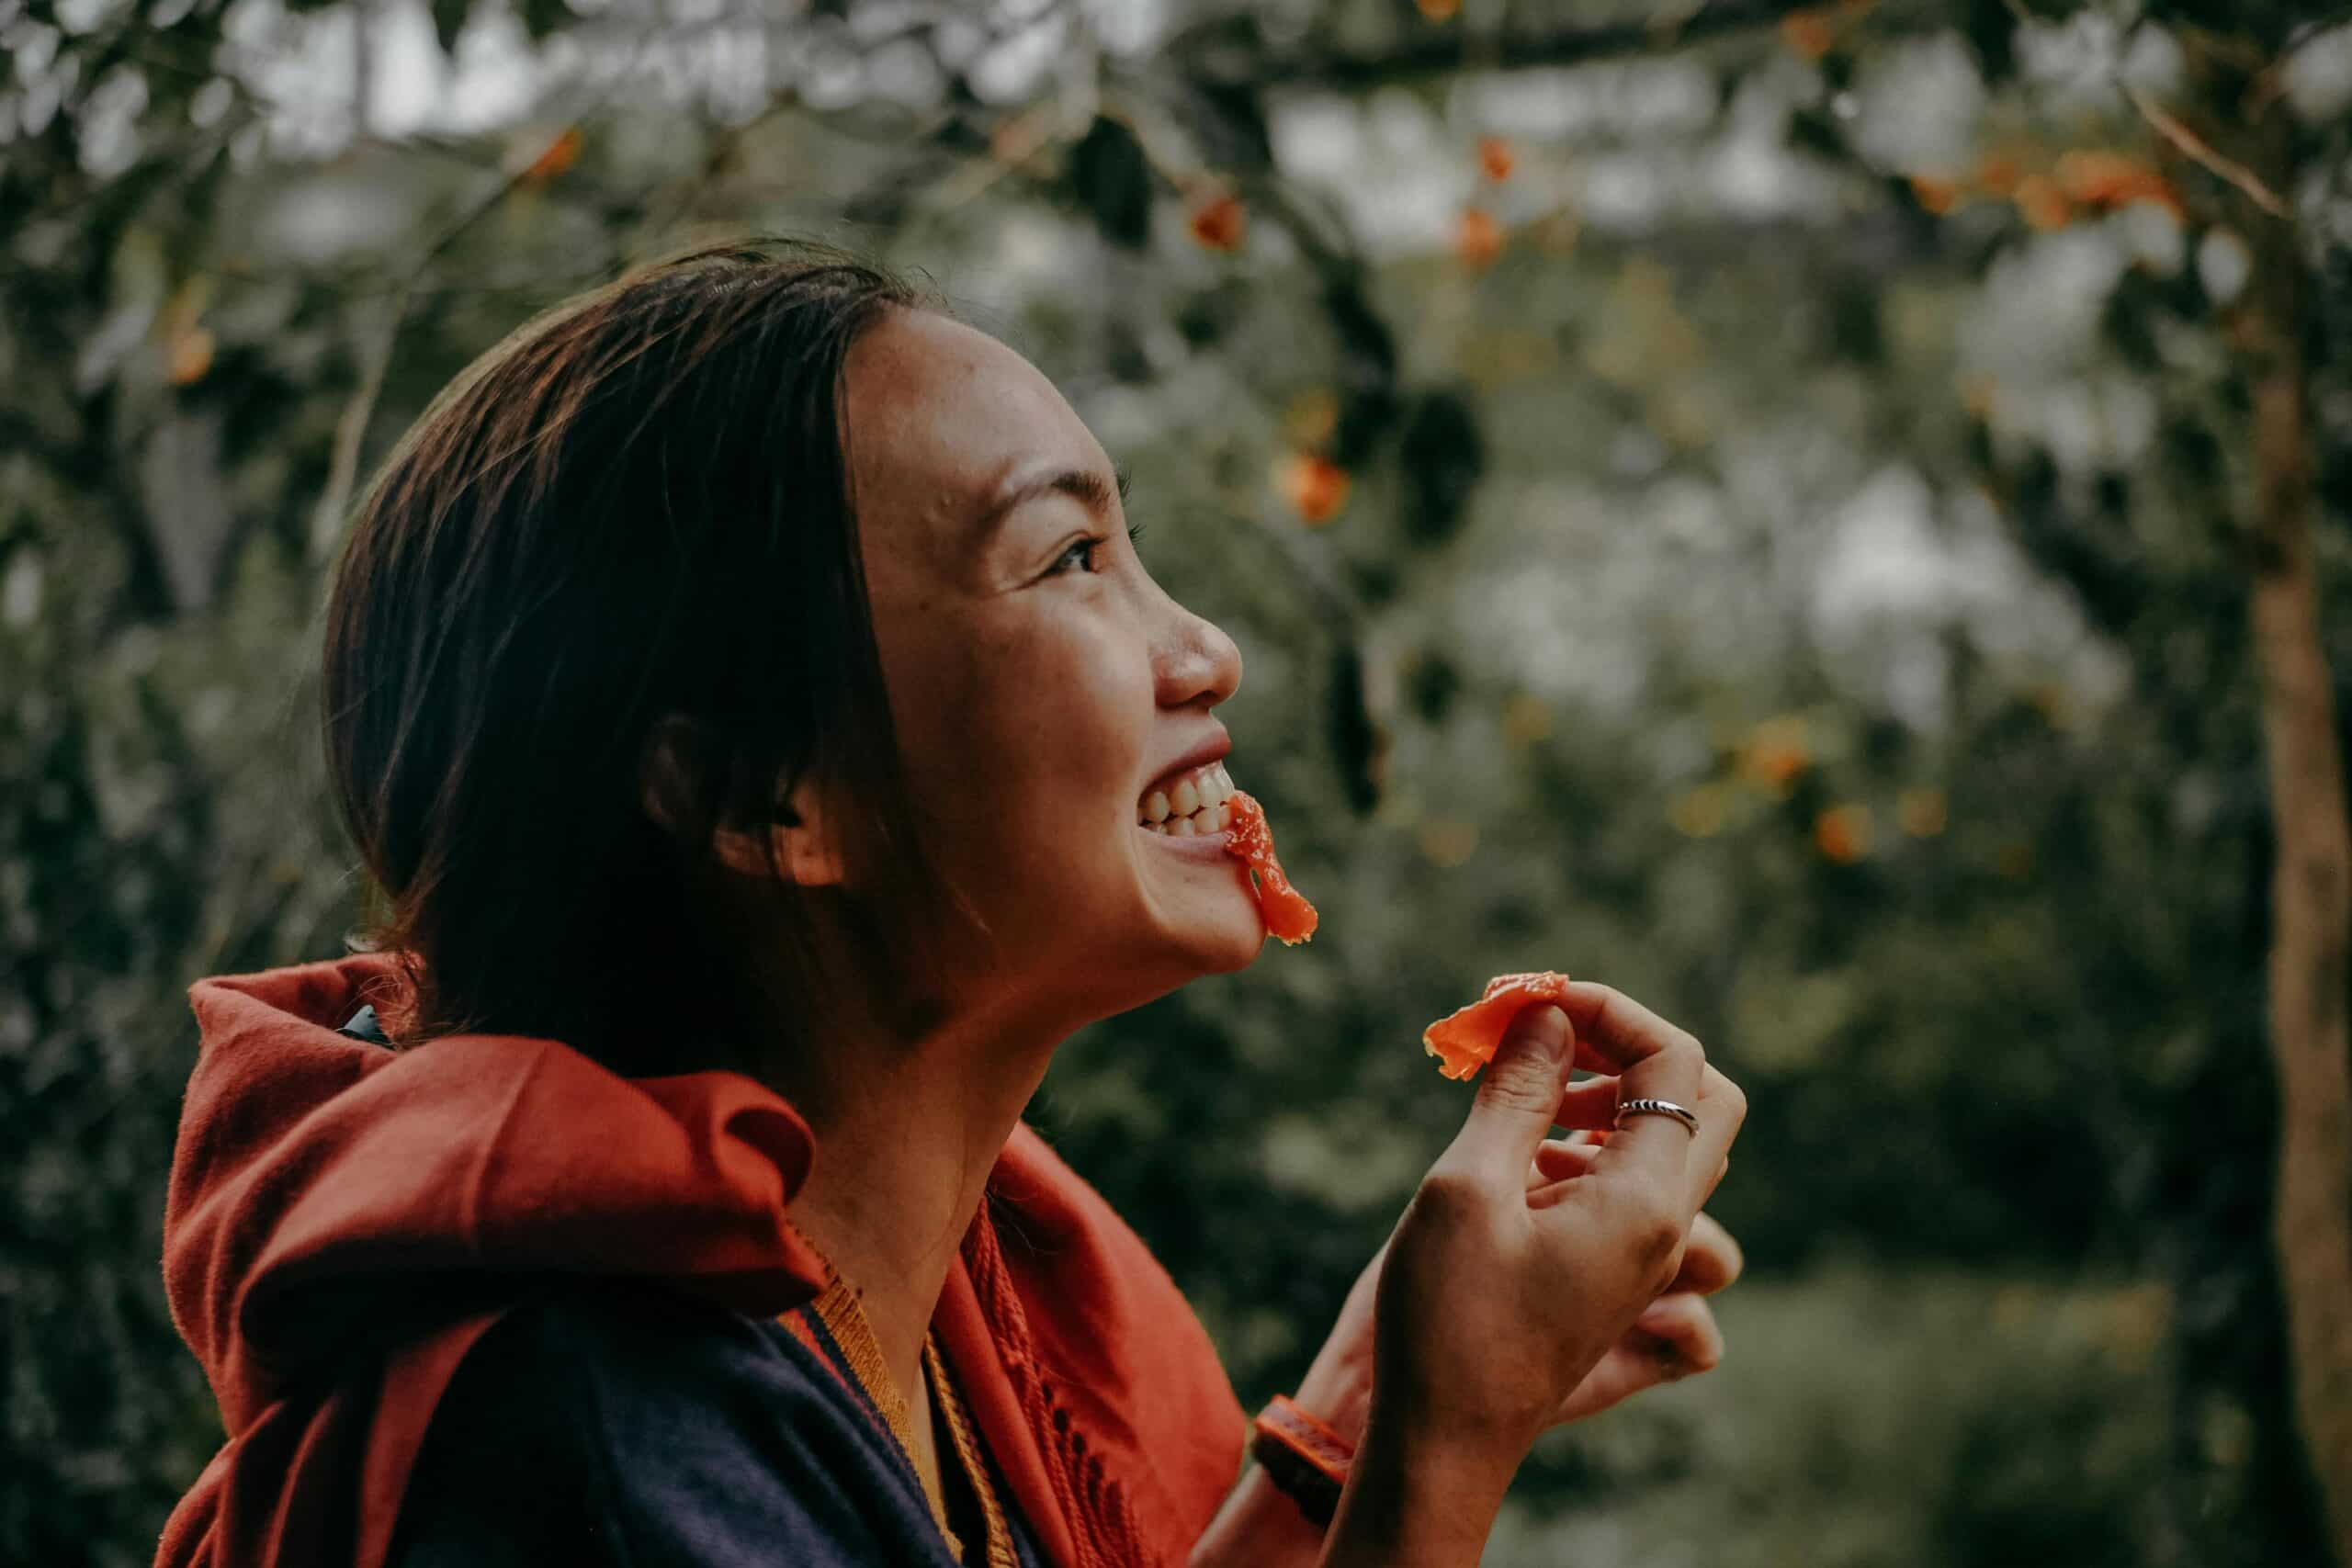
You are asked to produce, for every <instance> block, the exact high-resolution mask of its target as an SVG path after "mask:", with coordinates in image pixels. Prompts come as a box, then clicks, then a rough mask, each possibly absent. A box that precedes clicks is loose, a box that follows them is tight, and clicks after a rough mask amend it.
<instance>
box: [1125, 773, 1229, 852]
mask: <svg viewBox="0 0 2352 1568" xmlns="http://www.w3.org/2000/svg"><path fill="white" fill-rule="evenodd" d="M1232 794H1233V779H1232V777H1231V775H1229V774H1227V773H1226V771H1225V764H1224V763H1222V762H1211V763H1209V764H1207V765H1206V766H1204V767H1198V768H1188V769H1186V770H1185V771H1184V772H1182V773H1177V774H1175V775H1173V776H1172V777H1170V778H1166V779H1162V780H1160V781H1159V782H1158V783H1157V784H1153V785H1152V786H1151V788H1150V789H1148V790H1147V791H1145V792H1144V796H1143V798H1142V799H1141V800H1139V801H1137V802H1136V826H1137V827H1138V828H1141V829H1144V830H1145V831H1146V832H1148V833H1164V834H1166V835H1167V836H1168V837H1170V838H1172V839H1190V838H1195V837H1198V836H1199V835H1200V834H1203V833H1219V832H1223V831H1224V830H1225V828H1226V826H1227V822H1228V821H1229V820H1230V819H1231V815H1232V814H1231V812H1230V811H1229V810H1228V809H1227V807H1226V801H1227V799H1228V798H1229V797H1230V796H1231V795H1232Z"/></svg>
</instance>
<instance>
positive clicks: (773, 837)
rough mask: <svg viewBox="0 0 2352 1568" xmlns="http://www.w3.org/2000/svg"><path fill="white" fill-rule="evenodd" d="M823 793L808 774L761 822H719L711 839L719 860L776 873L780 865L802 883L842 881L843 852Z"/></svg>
mask: <svg viewBox="0 0 2352 1568" xmlns="http://www.w3.org/2000/svg"><path fill="white" fill-rule="evenodd" d="M819 795H820V791H819V786H818V784H817V781H816V780H815V778H814V777H813V776H810V775H809V774H804V775H802V777H801V780H800V782H799V783H798V784H795V785H794V786H793V787H792V791H791V793H790V794H789V795H786V797H785V798H784V799H782V800H779V801H777V802H776V804H775V818H774V819H773V820H771V821H769V822H766V823H763V824H761V825H760V826H758V827H757V828H742V829H736V828H721V829H719V830H718V832H717V833H715V834H713V835H712V840H711V848H712V850H713V851H714V852H716V853H717V854H718V859H719V862H720V863H722V864H724V865H725V866H727V867H728V868H729V870H731V871H735V872H740V873H741V874H743V875H745V876H773V875H775V873H776V871H777V870H779V869H781V870H782V871H783V873H784V875H785V878H786V881H789V882H791V883H793V884H795V885H796V886H801V887H829V886H833V885H835V884H837V883H839V882H841V881H842V880H843V878H844V871H843V868H842V857H841V852H840V851H839V849H838V848H837V847H836V846H835V843H834V840H833V835H832V832H831V819H830V818H829V816H828V814H827V813H826V811H825V808H824V806H823V804H822V802H821V801H820V798H819ZM770 842H773V844H774V846H775V858H774V859H773V860H770V859H769V856H768V846H769V843H770Z"/></svg>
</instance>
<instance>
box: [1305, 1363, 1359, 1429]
mask: <svg viewBox="0 0 2352 1568" xmlns="http://www.w3.org/2000/svg"><path fill="white" fill-rule="evenodd" d="M1291 1400H1292V1403H1294V1404H1296V1405H1297V1406H1298V1407H1299V1408H1300V1409H1301V1410H1304V1411H1306V1413H1307V1414H1308V1415H1309V1416H1314V1417H1315V1418H1316V1419H1317V1421H1320V1422H1321V1423H1323V1425H1325V1426H1326V1427H1330V1428H1331V1430H1333V1431H1334V1432H1337V1433H1338V1434H1339V1435H1340V1437H1342V1438H1346V1439H1347V1440H1348V1442H1350V1443H1351V1444H1361V1443H1362V1442H1363V1432H1364V1423H1365V1421H1366V1419H1367V1418H1368V1417H1369V1416H1371V1414H1372V1368H1371V1366H1370V1365H1369V1364H1364V1363H1360V1362H1359V1361H1358V1360H1356V1359H1353V1358H1345V1357H1339V1356H1318V1357H1317V1358H1316V1359H1315V1364H1314V1365H1313V1366H1311V1367H1308V1368H1307V1369H1306V1376H1305V1377H1303V1378H1301V1379H1300V1380H1299V1383H1298V1392H1297V1393H1294V1394H1292V1395H1291Z"/></svg>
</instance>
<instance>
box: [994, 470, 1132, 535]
mask: <svg viewBox="0 0 2352 1568" xmlns="http://www.w3.org/2000/svg"><path fill="white" fill-rule="evenodd" d="M1127 493H1128V482H1127V470H1126V469H1125V468H1114V469H1113V470H1112V471H1111V479H1110V481H1109V482H1105V481H1104V479H1103V476H1102V474H1101V473H1100V472H1098V471H1097V470H1095V469H1093V468H1063V469H1060V470H1058V471H1057V472H1053V473H1046V474H1038V475H1036V476H1035V477H1033V478H1030V479H1021V480H1018V481H1016V482H1014V483H1012V485H1011V486H1010V487H1009V488H1007V489H1006V490H1004V491H1001V493H1000V494H999V495H998V496H997V497H996V499H994V500H993V501H990V502H989V503H988V505H987V506H985V507H984V508H982V509H981V511H980V514H979V515H978V517H976V518H974V519H973V520H972V539H973V542H974V543H975V544H978V545H985V544H987V543H988V542H989V539H991V538H992V537H994V536H995V535H996V531H997V530H998V529H999V528H1001V527H1002V526H1003V525H1004V520H1005V519H1006V518H1007V517H1010V516H1012V513H1015V512H1017V511H1019V510H1020V509H1021V508H1022V507H1023V506H1025V505H1027V504H1028V503H1029V502H1033V501H1035V500H1036V499H1037V498H1038V497H1040V496H1046V495H1067V496H1069V497H1070V498H1071V499H1072V500H1075V501H1077V502H1079V503H1080V504H1081V505H1082V506H1084V507H1085V508H1086V509H1087V510H1088V511H1089V512H1091V513H1094V514H1095V515H1096V516H1097V517H1105V516H1108V515H1109V514H1110V512H1111V501H1112V498H1113V496H1114V495H1116V497H1117V498H1118V501H1119V504H1120V505H1122V506H1125V504H1126V500H1127Z"/></svg>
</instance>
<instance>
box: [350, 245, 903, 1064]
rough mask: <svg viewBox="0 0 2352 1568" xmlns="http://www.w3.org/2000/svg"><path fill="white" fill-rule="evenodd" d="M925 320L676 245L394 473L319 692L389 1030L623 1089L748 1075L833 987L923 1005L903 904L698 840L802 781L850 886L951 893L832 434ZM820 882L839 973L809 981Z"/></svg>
mask: <svg viewBox="0 0 2352 1568" xmlns="http://www.w3.org/2000/svg"><path fill="white" fill-rule="evenodd" d="M934 308H937V306H936V305H935V303H934V301H933V300H932V299H929V298H927V297H924V296H922V295H919V294H918V293H917V291H916V290H915V289H914V288H911V287H910V285H909V284H907V283H906V282H904V281H903V280H901V279H899V278H898V277H896V276H893V275H891V274H890V273H888V272H887V271H885V270H884V269H882V268H880V267H878V266H876V265H872V264H870V263H867V262H865V261H862V260H859V259H857V258H855V257H853V256H850V255H848V254H842V253H841V252H838V251H834V250H831V249H829V248H825V247H821V246H817V245H813V244H808V243H797V242H782V241H764V240H763V241H746V242H734V243H725V244H719V245H715V246H710V247H707V248H704V249H700V250H696V251H693V252H689V253H687V254H683V255H679V256H675V257H673V258H670V259H668V260H665V261H662V262H659V263H655V264H653V265H650V266H647V267H644V268H642V269H639V270H638V271H636V272H633V273H631V274H629V275H628V276H624V277H622V278H620V279H619V280H617V281H616V282H614V283H612V284H610V285H608V286H606V287H605V288H599V289H596V290H594V291H593V292H591V293H589V294H587V295H584V296H582V297H580V298H578V299H573V300H571V301H569V302H567V303H565V304H563V305H560V306H558V307H556V308H555V309H553V310H549V311H548V312H546V313H545V314H543V315H541V316H539V317H537V319H535V320H534V321H530V322H529V323H528V324H526V325H525V326H523V327H522V328H520V329H519V330H517V331H516V332H515V333H513V334H512V335H510V336H509V337H508V338H507V339H506V340H505V341H504V342H503V343H502V344H499V345H498V346H497V347H495V348H493V349H492V350H491V351H490V352H489V353H487V354H485V355H482V356H481V358H480V359H478V360H476V361H475V362H474V363H473V364H472V365H471V366H469V367H467V369H466V370H465V371H463V372H462V373H461V374H459V375H458V378H456V379H455V380H454V381H452V382H451V383H450V385H449V386H448V387H447V389H444V390H443V391H442V393H441V394H440V395H439V396H438V397H437V398H436V399H435V400H434V402H433V404H432V406H431V407H429V408H428V409H427V410H426V411H425V412H424V414H423V416H422V417H420V418H419V419H418V421H417V423H416V424H415V426H414V427H413V428H412V429H411V430H410V431H409V432H408V434H406V435H405V436H404V437H403V438H402V440H401V443H400V445H399V446H398V447H397V448H396V449H395V450H394V451H393V453H392V454H391V456H390V457H389V458H388V459H387V461H386V463H385V466H384V468H383V470H382V472H381V473H380V474H379V476H378V478H377V479H376V482H375V483H374V484H373V485H372V486H371V487H370V490H369V492H368V495H367V497H366V499H365V500H364V501H363V502H361V504H360V506H359V508H358V511H357V515H356V519H355V520H354V523H353V525H352V528H351V532H350V536H349V538H348V540H347V541H346V542H345V547H344V550H343V556H342V559H341V561H340V563H339V565H338V568H337V571H336V576H335V581H334V588H333V591H332V593H331V596H330V599H329V603H328V608H327V619H326V649H325V671H324V674H325V682H324V694H323V695H324V721H325V740H326V752H327V765H328V771H329V774H330V777H331V779H332V781H333V785H334V791H335V795H336V798H337V803H338V805H339V807H340V808H341V811H342V814H343V818H344V821H345V826H346V827H347V828H348V829H349V830H350V832H351V834H352V837H353V839H354V840H356V844H357V846H358V849H359V852H360V854H361V856H362V857H363V858H364V860H365V862H366V865H367V869H368V873H369V874H370V875H371V877H372V879H373V882H374V884H375V887H376V891H377V893H378V895H379V903H380V904H381V906H382V908H381V909H380V911H379V913H380V919H378V920H377V921H376V923H375V926H374V929H373V931H372V932H371V933H370V937H369V944H370V945H373V946H375V947H378V948H379V949H381V950H384V951H387V952H389V953H393V954H395V955H397V956H398V958H399V959H400V960H401V964H402V967H403V968H404V969H405V970H406V972H407V976H408V979H409V981H410V982H411V986H412V991H411V995H412V997H413V1017H412V1018H411V1019H410V1020H409V1021H407V1022H406V1023H405V1024H404V1025H403V1026H402V1027H401V1029H400V1031H399V1032H398V1035H397V1036H396V1038H397V1040H398V1043H411V1042H413V1041H415V1040H418V1039H424V1038H432V1037H435V1036H436V1035H440V1034H446V1033H450V1032H459V1031H492V1032H503V1033H519V1034H534V1035H544V1036H548V1037H550V1038H555V1039H560V1040H562V1041H564V1042H566V1043H569V1044H571V1045H573V1046H574V1047H576V1048H578V1049H580V1050H582V1051H583V1052H586V1053H588V1054H590V1055H594V1056H596V1057H597V1058H598V1059H599V1060H601V1061H604V1062H605V1064H606V1065H607V1066H613V1067H614V1068H615V1069H616V1070H619V1071H626V1072H631V1073H644V1072H662V1071H683V1070H687V1069H688V1068H689V1067H693V1066H742V1065H743V1063H744V1061H745V1060H746V1059H747V1058H746V1057H744V1056H743V1055H740V1054H739V1053H741V1052H743V1051H745V1050H747V1049H751V1048H752V1046H753V1041H754V1038H755V1037H756V1038H757V1040H758V1048H761V1049H765V1048H769V1047H770V1046H771V1044H772V1043H775V1042H777V1041H778V1040H779V1038H780V1037H781V1040H782V1043H784V1044H785V1045H786V1048H790V1047H791V1046H792V1045H794V1044H801V1045H805V1044H806V1043H807V1042H806V1040H805V1039H802V1040H799V1041H795V1040H794V1039H793V1038H792V1037H793V1035H794V1034H795V1033H796V1032H798V1033H801V1034H804V1035H805V1033H806V1032H807V1031H808V1030H809V1029H810V1028H812V1027H816V1025H815V1023H814V1020H815V1019H817V1018H819V1017H820V1016H821V1013H822V1010H823V1009H824V1007H825V1006H827V1005H828V1003H827V1001H826V999H825V998H827V996H828V995H829V994H830V993H829V990H828V987H831V986H832V985H835V984H839V983H841V982H842V981H845V980H851V979H854V980H857V981H859V982H862V983H863V985H864V987H865V992H866V997H865V1000H866V1002H867V1003H868V1004H869V1005H884V1004H887V1003H888V1001H889V1000H890V999H892V998H896V999H897V1000H898V1001H899V1003H901V1004H904V1003H906V1002H907V1001H908V998H910V997H914V996H919V995H921V994H922V990H923V987H922V986H920V985H918V986H911V987H910V986H909V985H908V984H907V983H906V969H907V966H908V965H909V964H910V963H914V958H913V955H914V954H916V953H929V952H931V951H932V950H931V949H930V948H929V947H928V945H927V939H928V935H929V934H930V933H927V932H925V931H916V930H910V929H895V930H894V929H889V922H888V919H886V917H885V915H884V914H883V913H882V908H883V906H884V904H886V903H888V901H889V900H888V899H887V898H886V899H866V898H862V897H861V898H851V897H848V896H847V895H844V894H842V893H839V892H838V891H835V892H829V893H825V894H821V895H812V894H810V893H809V892H807V891H806V890H802V889H797V888H796V887H794V886H792V885H791V884H790V883H789V882H788V881H787V880H786V879H785V878H784V877H783V876H782V875H781V874H778V875H777V876H775V878H774V879H772V880H769V881H765V882H756V880H755V879H746V878H742V877H739V876H730V875H729V874H725V873H723V872H722V871H721V869H720V868H719V866H718V863H717V861H716V858H715V855H714V853H713V852H712V848H711V836H712V832H713V830H714V829H718V828H719V827H722V826H726V827H736V828H749V829H758V828H759V827H760V826H761V825H763V824H765V823H771V822H774V821H776V820H779V819H783V820H789V819H790V818H789V812H788V808H786V807H783V806H782V805H781V800H782V797H783V795H785V794H786V792H787V791H788V790H789V789H790V788H791V787H792V786H793V785H794V784H795V783H796V782H797V781H798V780H799V779H801V778H802V777H803V776H804V775H806V774H807V773H808V772H809V770H810V769H812V768H813V769H815V770H816V771H817V776H818V777H819V778H820V780H823V781H825V782H826V783H827V784H839V785H840V786H841V787H840V788H839V789H838V790H837V791H833V792H831V793H829V795H828V799H829V801H830V800H831V799H833V797H834V795H838V797H839V802H840V804H839V806H837V807H835V808H834V815H835V816H836V817H839V815H840V813H841V812H842V810H846V811H847V812H848V813H849V815H848V816H847V817H846V818H843V819H842V821H843V827H844V829H845V833H844V842H843V848H844V849H845V851H846V852H848V854H849V857H850V864H851V869H852V879H853V884H854V886H858V887H859V888H861V889H868V890H883V891H885V892H889V891H892V890H897V891H903V890H906V889H911V888H916V887H922V886H936V881H935V879H934V878H933V877H932V875H931V873H930V868H929V866H928V864H927V863H926V858H925V854H924V851H923V848H922V835H921V832H920V831H919V828H918V824H917V822H916V821H915V819H914V816H913V812H912V809H911V807H910V804H909V797H908V794H907V790H906V787H905V779H904V774H903V771H902V768H901V765H900V761H899V750H898V745H897V739H896V735H895V732H894V731H893V729H892V727H891V723H890V712H889V705H888V699H887V696H886V694H885V690H884V686H883V681H882V670H881V660H880V656H879V654H878V652H877V650H876V644H875V637H874V628H873V623H872V619H871V615H870V612H869V608H868V603H867V597H866V591H865V572H864V570H863V568H862V566H861V562H860V557H859V550H858V536H857V522H856V513H855V506H854V497H853V494H852V491H851V485H850V482H849V468H848V463H847V459H846V456H845V453H844V449H843V437H844V432H843V430H842V423H841V382H842V366H843V364H844V361H845V360H846V358H847V356H848V353H849V350H850V346H851V344H853V343H854V341H855V339H856V338H857V336H858V334H859V333H861V332H863V331H864V330H865V328H866V327H868V326H870V325H871V324H873V323H874V322H875V321H877V320H879V319H881V318H882V317H883V316H884V315H885V314H886V313H887V312H888V311H890V310H894V309H934ZM650 780H660V781H662V783H661V784H659V787H660V788H661V789H662V792H663V795H664V796H665V798H666V799H667V800H668V801H669V802H670V808H669V809H666V810H665V811H663V812H662V813H661V816H662V817H663V818H666V819H667V820H666V822H665V821H662V820H657V819H656V816H655V815H654V814H651V813H649V811H648V809H647V786H648V783H649V781H650ZM760 836H761V838H762V840H763V841H765V840H769V839H770V838H771V835H769V834H766V833H762V834H761V835H760ZM769 852H770V857H771V866H772V868H773V869H778V870H779V873H780V868H775V867H774V845H773V844H772V843H770V844H769ZM755 889H756V890H755ZM812 897H827V898H830V899H831V900H833V902H834V906H835V908H836V910H837V912H838V913H839V914H841V915H842V917H843V918H844V919H845V920H846V921H847V923H848V925H849V928H850V929H851V931H853V933H854V937H855V938H856V947H857V953H856V955H855V958H856V962H855V965H854V967H855V968H856V969H857V970H858V971H860V972H859V973H855V974H854V975H850V976H844V975H842V974H839V973H829V972H828V971H829V970H837V969H838V967H839V964H838V962H837V960H838V957H839V955H838V954H833V955H832V956H833V958H834V959H835V960H836V962H833V963H826V962H820V957H821V955H820V950H819V948H818V946H817V944H816V935H817V930H816V926H815V925H814V923H813V921H812V918H811V916H812V911H811V909H810V908H809V902H810V899H811V898H812ZM747 899H751V900H753V901H755V902H754V904H752V905H747V904H746V902H745V900H747ZM936 901H937V900H936V899H935V898H934V899H933V902H936ZM899 903H900V906H901V912H902V913H903V908H905V907H910V905H911V903H912V901H911V900H900V901H899ZM747 909H749V910H750V911H751V912H750V913H747ZM899 924H900V925H901V926H902V927H903V926H904V924H905V922H904V920H903V919H901V920H900V922H899ZM914 967H915V968H916V969H917V970H918V971H919V972H924V973H927V972H926V971H922V964H921V963H914ZM690 1052H694V1053H700V1055H699V1059H695V1058H691V1057H687V1053H690ZM714 1053H715V1054H714ZM682 1057H686V1058H687V1059H682Z"/></svg>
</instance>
